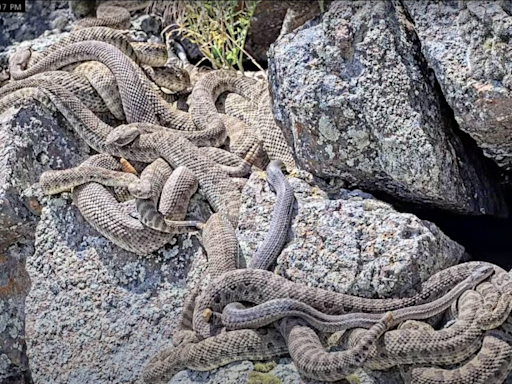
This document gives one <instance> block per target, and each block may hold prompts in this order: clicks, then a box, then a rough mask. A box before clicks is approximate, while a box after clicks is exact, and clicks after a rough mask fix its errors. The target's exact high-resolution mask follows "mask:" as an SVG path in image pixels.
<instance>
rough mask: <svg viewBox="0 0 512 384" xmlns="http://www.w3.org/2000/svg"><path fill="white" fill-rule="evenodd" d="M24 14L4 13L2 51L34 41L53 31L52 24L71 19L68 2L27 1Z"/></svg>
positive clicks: (0, 29) (0, 28) (0, 24)
mask: <svg viewBox="0 0 512 384" xmlns="http://www.w3.org/2000/svg"><path fill="white" fill-rule="evenodd" d="M25 4H26V12H24V13H2V17H0V51H2V50H3V49H4V48H5V47H7V46H8V45H10V44H12V43H14V42H20V41H25V40H30V39H34V38H35V37H37V36H40V35H41V34H42V33H43V32H44V31H46V30H51V29H52V28H53V27H54V25H52V22H53V21H54V20H55V19H57V18H61V21H60V26H61V27H62V28H64V27H65V24H67V23H64V21H63V19H62V18H66V20H70V19H71V12H70V11H69V8H68V3H67V1H42V0H33V1H26V2H25Z"/></svg>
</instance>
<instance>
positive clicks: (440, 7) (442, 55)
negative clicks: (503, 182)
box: [404, 1, 512, 170]
mask: <svg viewBox="0 0 512 384" xmlns="http://www.w3.org/2000/svg"><path fill="white" fill-rule="evenodd" d="M404 4H405V7H406V9H407V11H408V13H409V15H410V17H411V19H412V21H413V22H414V29H415V30H416V33H417V34H418V37H419V39H420V41H421V51H422V53H423V55H424V57H425V59H426V60H427V62H428V65H429V66H430V67H431V68H432V69H433V70H434V73H435V75H436V78H437V81H438V82H439V85H440V86H441V89H442V91H443V94H444V97H445V98H446V101H447V102H448V104H449V105H450V107H451V108H452V109H453V112H454V114H455V119H456V120H457V123H458V124H459V126H460V129H462V130H463V131H464V132H467V133H468V134H469V135H471V137H472V138H473V139H474V140H475V142H476V143H477V145H478V146H479V147H480V148H482V149H483V151H484V154H485V155H486V156H488V157H490V158H491V159H493V160H494V161H495V162H496V163H497V164H498V165H500V166H501V167H503V168H504V169H506V170H510V169H512V115H511V114H510V111H511V109H512V42H511V38H512V5H511V2H510V1H459V2H454V1H436V2H432V1H404Z"/></svg>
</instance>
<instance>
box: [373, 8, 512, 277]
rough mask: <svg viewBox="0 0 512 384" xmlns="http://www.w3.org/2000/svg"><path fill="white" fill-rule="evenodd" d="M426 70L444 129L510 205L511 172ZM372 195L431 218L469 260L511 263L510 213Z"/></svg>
mask: <svg viewBox="0 0 512 384" xmlns="http://www.w3.org/2000/svg"><path fill="white" fill-rule="evenodd" d="M402 8H403V9H404V11H405V15H406V17H407V18H408V19H409V21H410V22H411V23H413V24H414V21H413V20H412V18H411V17H410V15H409V14H408V12H407V8H406V7H404V6H402ZM417 41H418V44H421V43H420V40H419V38H417ZM418 63H419V64H420V65H422V66H426V65H428V64H427V61H426V59H425V58H424V57H423V55H421V57H420V58H419V60H418ZM427 71H428V74H429V78H431V79H432V84H433V86H434V90H435V92H436V93H437V95H438V99H439V103H440V106H441V113H442V115H443V116H444V118H445V120H446V122H447V125H446V126H447V128H448V129H447V132H446V133H447V134H448V135H449V136H451V137H452V138H453V139H455V140H457V139H458V140H459V141H460V142H461V143H462V148H463V150H464V153H465V154H466V156H467V160H469V161H471V162H472V163H473V164H474V165H476V172H477V174H478V175H482V176H485V177H486V178H487V179H488V180H490V181H491V183H493V185H492V186H490V187H489V188H494V190H491V191H488V192H490V195H493V193H495V194H496V195H500V194H502V193H503V195H504V196H505V202H506V204H507V205H508V206H509V207H512V185H511V184H510V182H509V181H510V180H511V177H512V172H508V173H507V172H505V171H503V170H502V169H501V168H499V167H498V165H497V164H496V163H495V162H494V161H492V160H491V159H489V158H487V157H485V156H484V154H483V151H482V149H481V148H479V147H478V146H477V144H476V143H475V141H474V140H473V139H472V138H471V136H470V135H468V134H467V133H465V132H463V131H462V130H461V129H460V128H459V126H458V124H457V123H456V120H455V116H454V112H453V110H452V109H451V107H450V106H449V105H448V102H447V101H446V99H445V97H444V94H443V92H442V90H441V86H440V84H439V82H438V81H437V78H436V76H435V73H434V71H433V70H432V69H430V68H428V69H427ZM373 195H374V196H375V197H376V198H378V199H380V200H383V201H386V202H388V203H390V204H392V205H393V206H394V207H395V209H397V211H399V212H407V213H412V214H414V215H416V216H417V217H418V218H420V219H422V220H428V221H430V222H433V223H434V224H436V225H437V226H438V227H439V228H440V229H441V230H442V231H443V232H444V233H445V234H446V235H447V236H449V237H450V238H451V239H453V240H454V241H456V242H457V243H459V244H461V245H462V246H464V247H465V248H466V252H467V253H469V254H470V255H471V257H472V259H473V260H483V261H489V262H492V263H495V264H498V265H500V266H502V267H503V268H506V269H507V270H509V269H510V268H511V267H512V257H511V256H512V217H511V216H510V215H509V216H508V217H506V218H499V217H493V216H489V215H481V216H471V215H462V214H455V213H450V212H447V211H445V210H442V209H436V208H432V207H427V206H420V205H416V204H410V203H404V202H403V201H399V200H398V199H396V198H395V197H393V196H390V195H388V194H385V193H373Z"/></svg>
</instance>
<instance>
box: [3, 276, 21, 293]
mask: <svg viewBox="0 0 512 384" xmlns="http://www.w3.org/2000/svg"><path fill="white" fill-rule="evenodd" d="M20 292H23V290H22V289H21V287H20V286H19V285H18V284H16V282H15V281H14V277H12V276H11V277H9V281H8V282H7V284H6V285H3V286H0V297H3V298H7V297H12V296H14V295H16V294H18V293H20Z"/></svg>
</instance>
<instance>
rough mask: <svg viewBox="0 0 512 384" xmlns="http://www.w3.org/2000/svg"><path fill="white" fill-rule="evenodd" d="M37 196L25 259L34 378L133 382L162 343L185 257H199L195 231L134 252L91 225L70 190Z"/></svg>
mask: <svg viewBox="0 0 512 384" xmlns="http://www.w3.org/2000/svg"><path fill="white" fill-rule="evenodd" d="M42 202H43V210H42V214H41V221H40V222H39V224H38V226H37V230H36V241H35V253H34V255H33V256H31V257H30V258H29V259H28V260H27V270H28V272H29V274H30V276H31V279H32V282H33V285H32V290H31V291H30V294H29V295H28V297H27V319H26V323H27V328H26V333H27V343H28V356H29V361H30V367H31V370H32V375H33V377H34V380H35V381H36V382H42V383H43V382H45V383H46V382H51V383H93V382H94V383H135V382H139V377H140V372H141V368H142V367H143V365H144V364H145V363H146V361H147V360H148V359H149V358H150V357H151V356H152V355H153V354H155V353H156V352H157V351H158V350H159V349H160V348H162V347H163V346H164V345H167V344H168V343H169V341H168V339H169V338H170V335H171V331H172V330H173V329H174V326H175V324H176V320H177V314H178V313H179V311H180V308H181V303H182V299H183V295H184V289H185V287H186V277H187V272H188V271H189V269H190V267H191V264H192V261H193V260H196V262H200V261H201V260H202V264H205V260H204V256H203V255H202V249H201V248H200V246H199V242H198V240H197V238H196V236H195V235H188V236H179V237H177V239H176V241H175V242H174V243H171V244H168V245H166V246H165V247H163V248H162V249H160V250H159V251H158V252H156V253H155V254H154V255H151V256H149V257H145V258H140V257H138V256H136V255H134V254H132V253H130V252H127V251H124V250H122V249H120V248H119V247H117V246H115V245H113V244H112V243H110V242H109V241H107V240H106V239H104V238H103V237H102V236H101V235H99V234H98V233H97V232H96V231H95V230H93V229H92V228H91V227H90V226H89V225H88V224H87V223H86V222H84V220H83V218H82V216H81V215H80V213H79V212H78V210H77V209H76V207H75V206H73V205H71V199H70V198H69V196H67V197H66V196H64V197H61V198H43V199H42ZM195 203H196V204H197V198H196V199H195ZM199 268H200V267H199ZM113 372H115V374H114V373H113Z"/></svg>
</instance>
